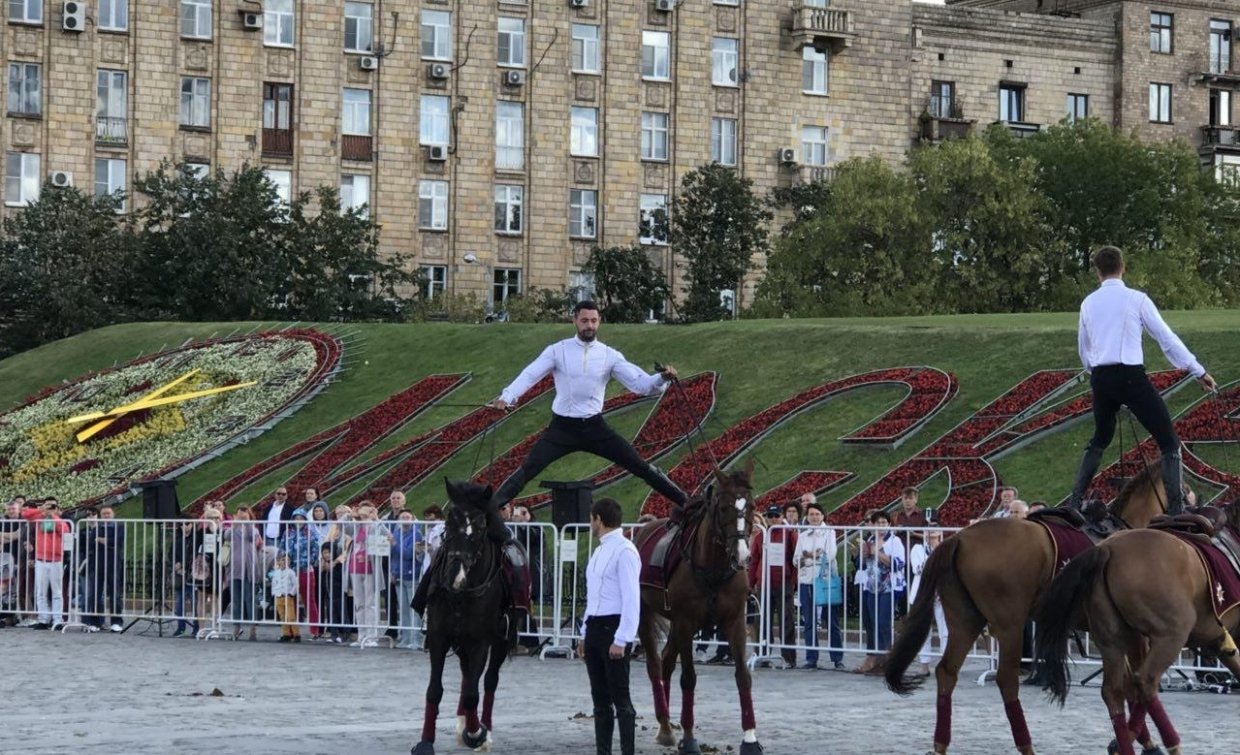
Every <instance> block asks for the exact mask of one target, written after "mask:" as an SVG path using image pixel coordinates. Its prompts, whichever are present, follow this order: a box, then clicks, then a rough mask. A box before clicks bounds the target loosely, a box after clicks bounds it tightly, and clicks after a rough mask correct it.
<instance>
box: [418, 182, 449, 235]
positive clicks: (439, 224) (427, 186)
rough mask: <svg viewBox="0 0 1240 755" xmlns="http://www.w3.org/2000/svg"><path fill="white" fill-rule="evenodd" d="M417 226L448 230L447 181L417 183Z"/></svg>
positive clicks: (434, 229)
mask: <svg viewBox="0 0 1240 755" xmlns="http://www.w3.org/2000/svg"><path fill="white" fill-rule="evenodd" d="M418 227H419V228H423V229H426V230H430V231H446V230H448V182H447V181H422V182H421V183H419V184H418Z"/></svg>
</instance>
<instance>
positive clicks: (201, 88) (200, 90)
mask: <svg viewBox="0 0 1240 755" xmlns="http://www.w3.org/2000/svg"><path fill="white" fill-rule="evenodd" d="M181 125H182V126H190V127H193V128H209V127H210V126H211V79H203V78H196V77H192V76H183V77H181Z"/></svg>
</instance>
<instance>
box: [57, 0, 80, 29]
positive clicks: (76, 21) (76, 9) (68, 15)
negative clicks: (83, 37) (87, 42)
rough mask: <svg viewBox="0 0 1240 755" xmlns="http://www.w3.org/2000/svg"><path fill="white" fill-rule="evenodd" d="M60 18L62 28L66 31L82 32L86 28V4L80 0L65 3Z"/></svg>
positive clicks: (70, 0)
mask: <svg viewBox="0 0 1240 755" xmlns="http://www.w3.org/2000/svg"><path fill="white" fill-rule="evenodd" d="M62 10H63V13H62V15H61V19H60V28H61V29H64V30H65V31H72V32H81V31H85V30H86V6H85V5H84V4H83V3H81V2H79V1H78V0H69V2H67V3H65V4H64V6H63V8H62Z"/></svg>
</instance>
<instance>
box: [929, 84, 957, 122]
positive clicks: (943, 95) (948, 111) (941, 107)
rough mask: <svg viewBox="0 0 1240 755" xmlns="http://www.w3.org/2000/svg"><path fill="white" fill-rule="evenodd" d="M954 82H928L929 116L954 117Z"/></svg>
mask: <svg viewBox="0 0 1240 755" xmlns="http://www.w3.org/2000/svg"><path fill="white" fill-rule="evenodd" d="M955 104H956V84H955V82H952V81H932V82H930V117H931V118H956V117H958V116H956V115H955V114H954V111H955V109H956V108H955Z"/></svg>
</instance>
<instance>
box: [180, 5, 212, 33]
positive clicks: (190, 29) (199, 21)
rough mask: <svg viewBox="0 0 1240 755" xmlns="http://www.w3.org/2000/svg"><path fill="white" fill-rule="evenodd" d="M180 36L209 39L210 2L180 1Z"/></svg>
mask: <svg viewBox="0 0 1240 755" xmlns="http://www.w3.org/2000/svg"><path fill="white" fill-rule="evenodd" d="M181 36H182V37H193V38H195V39H210V38H211V0H181Z"/></svg>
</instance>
